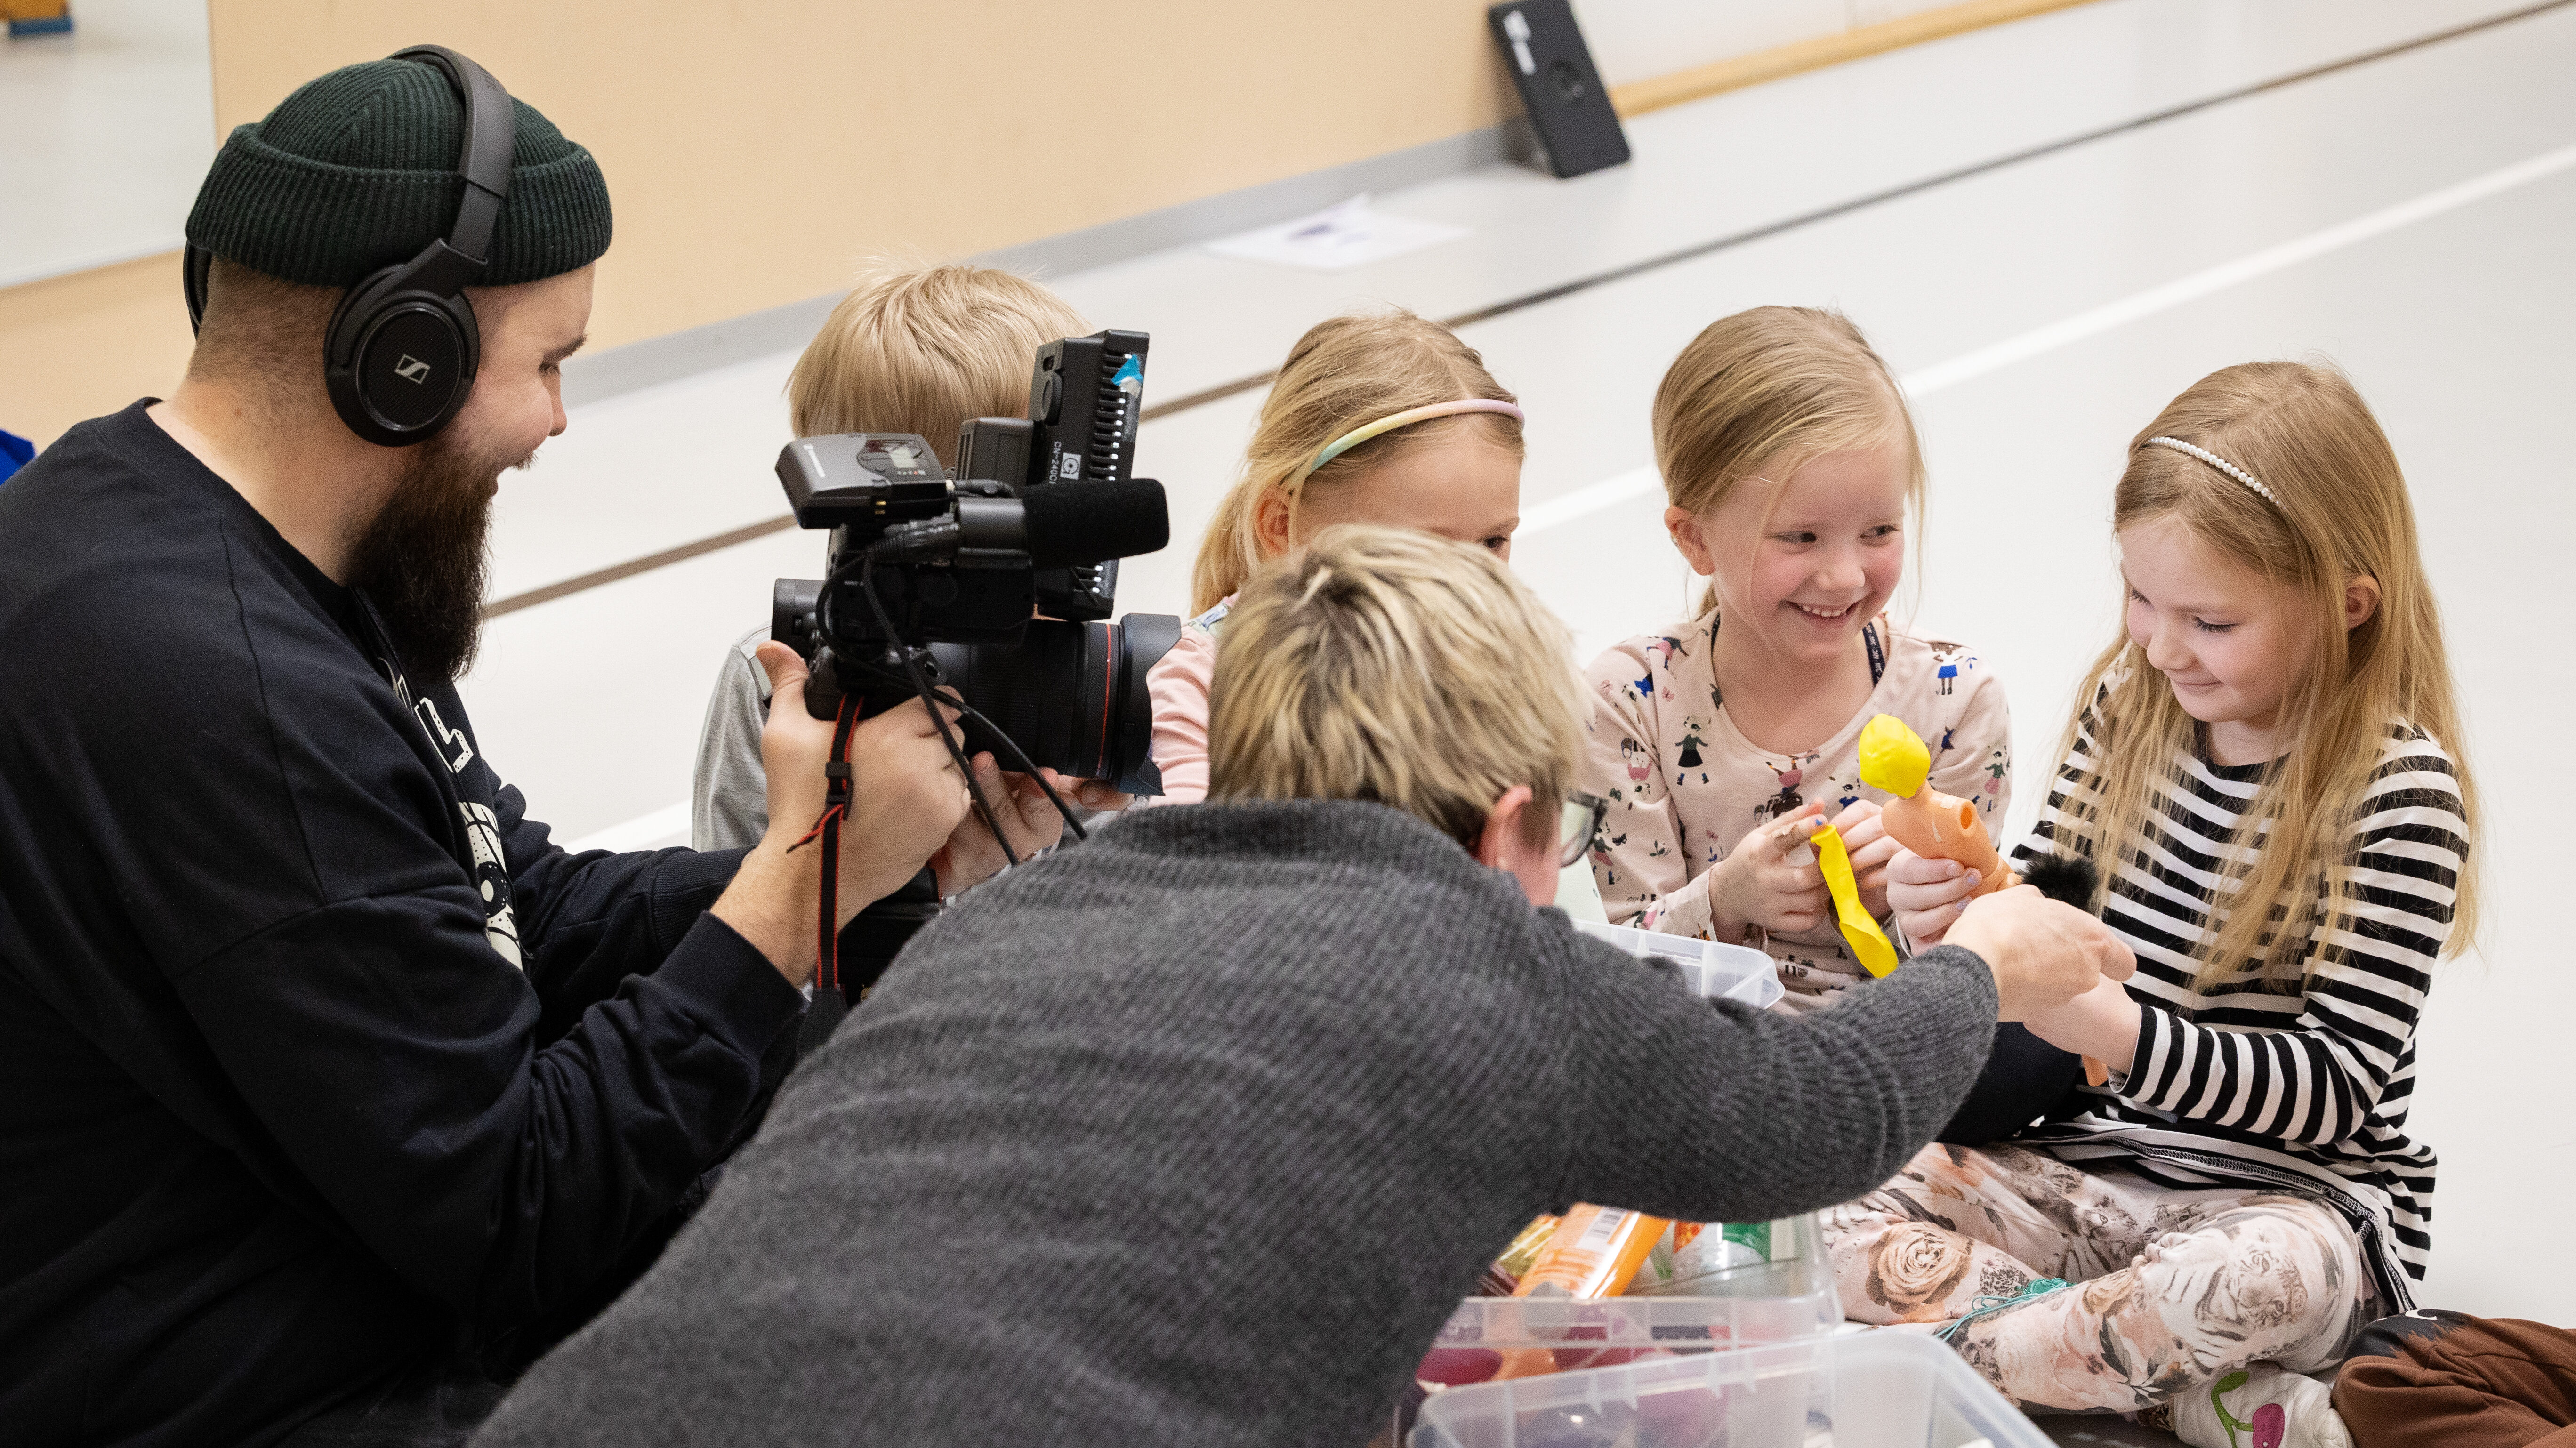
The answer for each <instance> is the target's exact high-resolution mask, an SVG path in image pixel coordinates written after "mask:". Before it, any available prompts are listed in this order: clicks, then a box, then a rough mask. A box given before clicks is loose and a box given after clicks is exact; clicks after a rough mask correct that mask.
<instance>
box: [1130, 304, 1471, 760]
mask: <svg viewBox="0 0 2576 1448" xmlns="http://www.w3.org/2000/svg"><path fill="white" fill-rule="evenodd" d="M1520 495H1521V410H1520V407H1519V405H1518V403H1517V402H1516V401H1515V399H1514V398H1513V396H1512V394H1511V393H1510V392H1509V391H1507V390H1505V389H1504V387H1503V385H1502V384H1501V383H1499V382H1496V381H1495V380H1494V376H1493V374H1492V373H1491V372H1489V371H1487V370H1486V369H1485V363H1484V359H1483V358H1482V357H1480V356H1478V355H1477V353H1476V350H1475V349H1474V348H1472V347H1469V346H1468V345H1467V344H1466V343H1465V342H1463V341H1460V340H1459V338H1458V334H1457V333H1455V332H1452V331H1450V330H1449V329H1448V328H1447V327H1444V326H1442V325H1440V324H1439V323H1438V322H1434V321H1431V320H1429V319H1427V318H1423V317H1419V316H1416V315H1414V314H1413V313H1411V312H1407V311H1402V310H1389V311H1384V312H1365V313H1354V314H1351V315H1348V316H1340V317H1334V318H1332V319H1330V320H1328V321H1324V322H1319V323H1317V324H1316V325H1315V326H1314V327H1312V328H1309V329H1308V330H1307V332H1306V335H1305V336H1303V337H1300V338H1298V339H1297V345H1296V346H1295V347H1293V348H1291V349H1289V352H1288V360H1287V361H1286V362H1285V363H1283V364H1282V365H1281V366H1280V369H1279V376H1278V379H1277V380H1276V381H1274V382H1273V383H1272V384H1271V387H1270V395H1269V398H1268V400H1266V401H1265V402H1264V403H1263V404H1262V407H1261V418H1260V421H1259V423H1258V424H1257V425H1256V426H1255V427H1254V429H1253V435H1252V443H1251V446H1250V447H1249V448H1247V449H1246V451H1245V454H1244V463H1243V476H1242V477H1241V478H1240V479H1239V480H1238V481H1237V482H1236V483H1235V485H1234V487H1233V489H1232V490H1230V491H1229V492H1228V493H1227V494H1226V495H1225V498H1224V499H1223V501H1221V502H1220V503H1219V504H1218V505H1217V513H1216V517H1215V519H1214V521H1212V522H1211V523H1210V524H1209V525H1208V531H1207V536H1206V538H1205V539H1204V540H1203V541H1202V542H1201V543H1200V545H1199V556H1198V564H1197V567H1196V569H1195V571H1194V572H1193V575H1192V578H1191V608H1192V609H1193V611H1195V612H1196V614H1197V617H1195V618H1193V619H1191V620H1190V621H1189V623H1188V624H1187V625H1186V626H1185V627H1184V628H1183V629H1182V631H1181V639H1180V642H1179V643H1177V644H1175V645H1174V646H1173V647H1172V650H1171V652H1169V653H1167V654H1165V655H1164V656H1163V658H1162V659H1161V661H1160V662H1158V663H1156V664H1155V666H1154V668H1153V671H1152V672H1151V673H1150V674H1149V675H1148V676H1147V680H1146V683H1147V687H1148V689H1149V690H1150V692H1151V694H1152V697H1153V703H1154V762H1155V764H1156V765H1157V766H1158V767H1159V768H1160V769H1161V770H1162V774H1163V794H1162V795H1161V797H1160V799H1159V800H1155V801H1150V802H1153V803H1172V804H1186V803H1190V802H1193V801H1195V800H1198V799H1200V798H1202V797H1204V796H1205V795H1206V793H1207V778H1208V744H1207V721H1208V684H1209V681H1210V679H1211V678H1212V677H1213V675H1214V671H1215V667H1216V640H1217V634H1218V633H1219V632H1220V631H1221V630H1222V629H1223V627H1224V624H1225V617H1226V613H1227V610H1228V609H1229V608H1230V607H1231V606H1232V604H1233V602H1234V594H1235V591H1236V590H1237V589H1240V588H1241V587H1242V586H1243V584H1244V581H1245V580H1246V579H1248V578H1250V577H1251V576H1252V573H1253V571H1254V570H1255V569H1257V568H1259V567H1260V566H1261V565H1262V564H1264V563H1266V562H1268V561H1269V560H1271V559H1273V558H1278V557H1280V556H1282V555H1284V554H1286V553H1287V552H1289V551H1290V550H1291V549H1293V548H1295V547H1297V546H1298V545H1300V544H1302V543H1304V542H1306V541H1307V540H1308V539H1309V538H1311V537H1313V536H1314V535H1315V534H1316V533H1318V532H1320V531H1322V530H1323V529H1324V528H1327V527H1330V526H1332V525H1333V524H1336V523H1381V524H1387V525H1390V526H1393V527H1399V528H1412V529H1416V530H1418V531H1421V532H1425V533H1432V534H1436V535H1438V536H1440V537H1444V538H1448V539H1452V540H1454V541H1456V542H1460V543H1469V544H1474V545H1476V546H1479V547H1482V548H1486V549H1489V550H1491V551H1492V552H1493V553H1495V554H1496V555H1497V556H1499V557H1502V558H1505V559H1508V558H1510V557H1511V551H1512V531H1513V530H1514V529H1515V528H1517V527H1519V526H1520V511H1521V507H1520Z"/></svg>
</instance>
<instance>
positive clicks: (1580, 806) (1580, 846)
mask: <svg viewBox="0 0 2576 1448" xmlns="http://www.w3.org/2000/svg"><path fill="white" fill-rule="evenodd" d="M1609 813H1610V802H1609V801H1608V800H1606V799H1603V798H1601V797H1600V796H1599V795H1592V794H1585V793H1583V792H1582V791H1580V790H1577V791H1575V792H1574V793H1572V794H1569V795H1567V796H1566V797H1565V815H1564V823H1563V824H1562V825H1560V826H1559V828H1560V829H1562V830H1563V831H1564V850H1563V851H1562V853H1560V854H1559V856H1558V858H1557V864H1558V865H1560V866H1563V867H1566V868H1569V869H1570V868H1572V867H1573V865H1574V862H1575V861H1577V860H1580V859H1582V858H1583V857H1584V856H1585V855H1586V854H1589V853H1590V852H1591V850H1592V840H1593V837H1594V836H1596V835H1598V834H1600V833H1601V821H1602V820H1603V819H1605V818H1607V817H1608V815H1609Z"/></svg>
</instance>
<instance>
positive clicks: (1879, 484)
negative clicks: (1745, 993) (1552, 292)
mask: <svg viewBox="0 0 2576 1448" xmlns="http://www.w3.org/2000/svg"><path fill="white" fill-rule="evenodd" d="M1654 429H1655V460H1656V464H1657V466H1658V467H1659V468H1660V469H1661V470H1662V472H1663V477H1664V488H1665V492H1666V494H1667V496H1668V497H1669V499H1670V501H1671V506H1670V507H1668V508H1667V509H1665V511H1664V526H1665V527H1666V528H1667V529H1668V530H1669V531H1670V532H1671V535H1672V539H1673V543H1674V545H1675V546H1676V547H1678V548H1679V549H1680V550H1681V551H1682V554H1683V556H1684V557H1685V558H1687V559H1688V560H1689V561H1690V565H1691V567H1692V569H1693V570H1694V571H1696V572H1697V573H1699V574H1701V575H1702V576H1704V577H1707V578H1708V579H1709V580H1710V582H1709V588H1708V591H1707V593H1706V594H1705V595H1704V596H1703V597H1702V599H1701V601H1700V604H1699V607H1698V610H1697V611H1696V612H1695V613H1694V614H1693V615H1692V616H1690V617H1688V618H1685V619H1683V620H1681V621H1679V622H1677V623H1673V624H1671V625H1668V626H1667V627H1665V628H1664V629H1662V630H1660V631H1658V632H1656V633H1650V634H1641V635H1639V636H1638V637H1635V638H1632V639H1629V640H1627V641H1626V642H1624V643H1621V644H1618V645H1616V646H1615V647H1613V648H1611V649H1609V650H1608V651H1606V652H1604V653H1603V654H1602V655H1601V657H1600V658H1598V659H1596V660H1594V661H1593V664H1592V666H1591V669H1590V670H1589V681H1590V683H1591V686H1592V692H1593V707H1592V719H1591V722H1590V726H1589V733H1588V737H1587V740H1586V748H1587V767H1586V768H1585V770H1584V773H1583V776H1582V788H1583V789H1585V790H1587V791H1589V792H1590V793H1592V794H1595V795H1598V796H1600V797H1602V798H1603V799H1605V800H1607V801H1608V809H1607V811H1606V813H1605V814H1604V816H1603V819H1602V823H1601V828H1600V831H1599V834H1598V837H1597V839H1596V841H1595V847H1594V853H1593V856H1592V861H1593V873H1594V875H1595V877H1596V878H1597V880H1598V882H1599V884H1600V889H1601V903H1602V906H1603V908H1604V910H1605V911H1606V912H1607V913H1608V915H1609V918H1610V920H1611V922H1612V923H1614V924H1620V925H1632V926H1635V927H1637V928H1639V929H1645V930H1658V931H1663V932H1666V933H1668V934H1674V935H1690V936H1697V937H1699V938H1701V939H1714V940H1721V941H1725V942H1727V943H1730V944H1733V943H1737V942H1743V943H1746V944H1753V945H1758V946H1761V947H1763V948H1765V949H1767V950H1769V952H1770V953H1771V956H1772V958H1773V959H1774V960H1775V961H1777V962H1778V964H1779V971H1780V979H1781V982H1782V983H1783V984H1784V985H1786V986H1787V987H1788V988H1789V995H1788V997H1787V999H1786V1002H1785V1004H1787V1005H1788V1006H1790V1007H1791V1008H1794V1009H1809V1008H1813V1007H1815V1006H1818V1005H1822V1004H1825V1003H1827V1002H1829V1001H1831V1000H1833V999H1834V998H1835V997H1836V996H1837V995H1838V994H1839V993H1840V992H1841V991H1842V990H1843V989H1845V988H1846V987H1848V986H1850V985H1852V984H1854V983H1856V982H1858V981H1861V980H1864V979H1866V978H1867V976H1866V975H1865V974H1864V973H1863V970H1862V966H1861V964H1860V962H1859V961H1858V960H1857V959H1855V958H1854V956H1853V954H1852V951H1851V949H1850V947H1849V945H1848V944H1847V943H1846V942H1845V940H1844V939H1843V937H1842V935H1841V933H1840V932H1839V931H1838V930H1837V929H1836V928H1835V923H1834V916H1833V911H1832V906H1831V904H1830V902H1829V899H1828V896H1827V890H1826V885H1825V880H1824V876H1823V874H1822V872H1821V871H1820V870H1819V868H1818V866H1817V863H1816V859H1815V855H1814V851H1813V849H1812V847H1810V846H1809V845H1808V844H1807V843H1806V842H1807V840H1808V837H1809V836H1810V835H1812V834H1814V833H1815V831H1816V830H1817V828H1818V827H1819V826H1821V825H1823V824H1825V823H1827V822H1828V821H1830V822H1831V823H1832V825H1833V826H1834V828H1835V830H1836V832H1837V833H1838V834H1839V835H1840V836H1841V837H1842V840H1843V842H1844V843H1845V844H1846V845H1847V846H1848V847H1849V850H1850V858H1851V863H1852V867H1853V870H1854V872H1855V874H1856V875H1857V876H1858V885H1859V892H1860V896H1861V899H1862V900H1863V902H1864V904H1865V905H1866V906H1867V908H1868V910H1869V912H1870V913H1871V914H1872V915H1873V916H1882V917H1883V916H1884V915H1885V914H1886V913H1887V905H1886V900H1885V896H1884V891H1885V879H1884V874H1885V870H1886V866H1887V862H1888V861H1889V860H1890V859H1891V858H1893V857H1894V855H1895V853H1896V842H1895V841H1894V840H1893V839H1891V838H1889V837H1887V835H1886V834H1885V832H1884V831H1883V830H1882V829H1881V828H1880V825H1879V820H1878V809H1879V805H1878V801H1879V800H1880V799H1882V798H1884V796H1883V795H1882V794H1881V792H1880V791H1878V790H1876V789H1873V788H1871V787H1869V786H1868V785H1865V784H1863V783H1862V782H1861V778H1860V764H1859V756H1858V747H1859V741H1860V733H1861V727H1862V726H1863V725H1864V724H1866V723H1868V721H1869V720H1870V719H1871V717H1872V716H1874V715H1878V714H1892V715H1895V716H1897V717H1898V718H1901V719H1903V720H1904V721H1905V722H1906V723H1907V724H1908V725H1909V726H1911V727H1912V728H1913V730H1914V732H1915V733H1917V734H1919V735H1921V736H1922V737H1923V739H1924V742H1925V743H1926V744H1927V745H1929V746H1930V749H1931V756H1932V758H1931V783H1932V787H1933V788H1935V789H1938V790H1941V791H1944V792H1945V793H1949V794H1954V795H1957V796H1959V797H1960V798H1962V799H1966V800H1971V801H1974V803H1975V805H1976V807H1977V808H1978V810H1979V811H1980V813H1981V816H1982V817H1983V818H1986V819H1988V820H1990V821H1993V822H1995V823H1998V824H1999V823H2000V822H2001V820H2002V817H2003V812H2004V809H2005V806H2006V804H2007V803H2008V801H2009V799H2010V790H2011V780H2012V773H2011V764H2010V756H2009V753H2008V748H2009V745H2010V740H2011V720H2010V715H2009V711H2008V710H2007V708H2006V706H2005V703H2004V691H2003V685H2002V683H2001V682H2000V681H1998V680H1997V679H1996V677H1995V672H1994V670H1993V669H1992V668H1991V667H1990V666H1988V665H1987V664H1986V663H1985V662H1984V661H1983V660H1982V659H1980V658H1979V657H1978V656H1977V654H1975V653H1974V652H1973V651H1971V650H1969V649H1967V648H1965V647H1963V646H1962V645H1959V644H1955V643H1946V642H1937V641H1934V640H1930V639H1924V638H1918V637H1916V636H1914V635H1913V634H1910V633H1907V632H1904V631H1902V630H1900V629H1898V628H1897V627H1896V626H1895V625H1894V624H1893V623H1891V622H1890V621H1889V619H1888V618H1887V616H1886V615H1885V614H1884V613H1883V612H1881V610H1882V609H1883V608H1884V607H1885V606H1886V604H1887V601H1888V599H1889V597H1890V596H1891V595H1892V594H1893V593H1894V592H1895V591H1896V586H1897V584H1898V582H1899V581H1900V579H1901V578H1902V577H1903V574H1904V569H1905V533H1906V524H1907V520H1908V515H1909V514H1919V513H1920V511H1921V507H1922V495H1923V461H1922V454H1921V451H1920V448H1919V447H1918V445H1917V443H1916V440H1915V435H1914V422H1913V419H1912V417H1911V416H1909V415H1908V414H1907V412H1906V408H1905V399H1904V397H1903V395H1902V394H1901V393H1900V392H1899V391H1898V390H1897V386H1896V380H1895V378H1894V377H1893V376H1891V375H1890V374H1889V372H1888V370H1887V364H1886V363H1885V362H1883V361H1881V360H1880V359H1879V356H1878V354H1877V353H1876V352H1875V351H1873V350H1872V349H1871V348H1870V345H1869V343H1868V341H1867V340H1866V339H1865V338H1863V337H1862V336H1861V333H1860V330H1859V329H1858V328H1857V327H1854V326H1853V325H1852V324H1851V323H1850V322H1849V321H1848V320H1846V319H1845V318H1843V317H1842V316H1840V315H1839V314H1837V313H1833V312H1825V311H1816V310H1812V309H1809V308H1805V307H1757V308H1755V309H1753V310H1751V311H1747V312H1739V313H1737V314H1735V315H1734V316H1731V317H1724V318H1721V319H1719V320H1718V321H1716V322H1713V323H1711V324H1710V325H1709V326H1708V328H1707V329H1706V330H1705V331H1703V332H1701V333H1700V334H1699V336H1698V337H1696V338H1694V339H1693V340H1692V342H1691V344H1690V345H1689V346H1688V347H1685V348H1684V349H1682V354H1681V355H1680V356H1679V357H1677V358H1675V359H1674V361H1673V365H1672V367H1671V368H1670V370H1668V371H1667V372H1666V373H1665V374H1664V380H1663V384H1662V386H1661V387H1659V388H1658V389H1657V390H1656V393H1655V411H1654ZM1998 1049H1999V1050H2001V1049H2002V1048H2001V1047H1999V1048H1998ZM2046 1054H2047V1055H2050V1056H2054V1055H2056V1054H2057V1053H2054V1052H2048V1053H2046ZM2066 1067H2067V1069H2068V1070H2069V1071H2070V1072H2071V1070H2072V1068H2073V1062H2072V1060H2071V1058H2070V1059H2069V1060H2068V1061H2067V1062H2066ZM2038 1114H2039V1109H2038V1107H2036V1106H2034V1107H2033V1108H2032V1109H2031V1110H2030V1111H2029V1112H2028V1113H2027V1114H2025V1115H2024V1116H2023V1117H2022V1118H2021V1119H2023V1120H2027V1119H2029V1117H2031V1116H2036V1115H2038Z"/></svg>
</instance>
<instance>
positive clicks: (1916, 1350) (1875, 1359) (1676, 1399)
mask: <svg viewBox="0 0 2576 1448" xmlns="http://www.w3.org/2000/svg"><path fill="white" fill-rule="evenodd" d="M1402 1441H1404V1442H1405V1443H1407V1444H1408V1445H1409V1448H1610V1445H1614V1444H1615V1445H1618V1448H1971V1445H1977V1444H1984V1445H1988V1448H2051V1445H2050V1440H2049V1438H2048V1435H2047V1434H2045V1433H2042V1432H2041V1431H2040V1430H2039V1428H2038V1427H2037V1426H2036V1425H2034V1424H2033V1423H2032V1422H2031V1421H2030V1419H2028V1418H2025V1417H2023V1416H2022V1415H2021V1412H2020V1411H2019V1410H2018V1409H2016V1408H2014V1407H2013V1405H2012V1404H2011V1403H2009V1402H2006V1401H2005V1400H2004V1397H2003V1395H2002V1394H2000V1393H1998V1392H1996V1391H1995V1390H1994V1389H1993V1388H1992V1387H1990V1386H1988V1385H1987V1383H1986V1380H1985V1379H1984V1378H1981V1377H1979V1376H1978V1375H1977V1372H1976V1369H1974V1368H1971V1367H1969V1366H1968V1365H1967V1363H1965V1362H1963V1361H1961V1360H1960V1358H1959V1355H1958V1354H1957V1353H1954V1352H1952V1351H1951V1350H1950V1349H1949V1348H1948V1347H1945V1346H1943V1345H1942V1344H1941V1343H1940V1342H1938V1341H1936V1340H1934V1339H1933V1338H1931V1337H1928V1336H1925V1335H1922V1334H1918V1333H1898V1332H1887V1331H1878V1332H1866V1333H1856V1334H1850V1335H1846V1336H1841V1337H1821V1338H1809V1339H1806V1340H1804V1341H1801V1342H1792V1343H1781V1344H1777V1345H1774V1346H1770V1347H1752V1348H1744V1349H1741V1350H1739V1351H1735V1352H1719V1353H1703V1354H1700V1355H1698V1356H1693V1357H1670V1358H1659V1359H1655V1360H1652V1361H1647V1362H1639V1363H1634V1364H1628V1365H1623V1366H1618V1367H1602V1368H1591V1369H1586V1370H1584V1371H1581V1372H1570V1373H1553V1374H1550V1375H1548V1376H1545V1377H1535V1378H1520V1379H1516V1380H1514V1381H1512V1382H1506V1383H1486V1384H1482V1385H1479V1386H1476V1387H1466V1388H1453V1389H1451V1390H1449V1391H1448V1392H1445V1393H1440V1394H1438V1395H1436V1396H1434V1397H1433V1398H1432V1399H1431V1400H1430V1401H1429V1402H1427V1403H1425V1404H1423V1406H1422V1411H1421V1416H1420V1418H1419V1420H1418V1421H1417V1423H1416V1425H1415V1426H1414V1428H1413V1430H1412V1433H1411V1435H1410V1436H1409V1437H1408V1438H1406V1439H1403V1440H1402Z"/></svg>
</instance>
